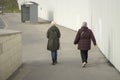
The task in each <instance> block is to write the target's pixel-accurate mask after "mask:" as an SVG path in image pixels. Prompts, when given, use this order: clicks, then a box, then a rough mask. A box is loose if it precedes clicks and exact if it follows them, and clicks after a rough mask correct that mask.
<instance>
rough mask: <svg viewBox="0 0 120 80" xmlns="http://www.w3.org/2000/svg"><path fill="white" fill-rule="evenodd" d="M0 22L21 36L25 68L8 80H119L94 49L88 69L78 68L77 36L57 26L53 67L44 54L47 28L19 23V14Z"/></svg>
mask: <svg viewBox="0 0 120 80" xmlns="http://www.w3.org/2000/svg"><path fill="white" fill-rule="evenodd" d="M2 18H3V19H4V20H5V21H6V23H7V24H8V26H9V27H8V28H9V29H14V30H19V31H22V32H23V62H24V64H23V65H22V66H21V67H20V69H19V70H17V71H16V72H15V73H14V74H13V75H12V76H11V77H10V78H9V79H8V80H120V74H119V73H118V72H117V71H116V70H115V69H114V68H113V67H112V66H111V65H110V64H109V63H108V61H107V60H106V59H105V58H104V56H103V55H102V53H101V52H100V51H99V49H98V48H95V47H93V46H92V50H91V51H89V63H88V65H87V67H86V68H85V69H83V68H82V67H81V65H82V64H81V58H80V53H79V50H77V46H75V45H73V41H74V37H75V35H76V32H74V31H72V30H70V29H66V28H64V27H60V26H59V28H60V31H61V33H62V37H61V49H60V50H59V51H58V53H59V56H58V64H57V65H56V66H52V65H51V58H50V52H49V51H47V50H46V45H47V38H46V32H47V29H48V28H49V26H50V25H49V24H30V23H21V21H20V14H6V15H4V16H2Z"/></svg>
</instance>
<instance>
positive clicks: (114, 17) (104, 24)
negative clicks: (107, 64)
mask: <svg viewBox="0 0 120 80" xmlns="http://www.w3.org/2000/svg"><path fill="white" fill-rule="evenodd" d="M91 3H92V7H91V8H92V26H93V29H94V32H95V35H96V38H97V43H98V46H99V48H100V49H101V51H102V52H103V53H104V54H105V56H106V57H107V58H108V59H109V60H110V61H111V62H112V63H113V65H115V67H116V68H117V69H118V70H119V71H120V58H119V57H120V54H119V52H120V49H119V45H120V36H119V35H120V31H119V30H120V22H119V21H120V5H119V4H120V0H92V1H91Z"/></svg>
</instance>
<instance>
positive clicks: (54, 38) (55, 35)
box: [47, 26, 61, 51]
mask: <svg viewBox="0 0 120 80" xmlns="http://www.w3.org/2000/svg"><path fill="white" fill-rule="evenodd" d="M60 36H61V34H60V31H59V29H58V28H57V27H56V26H52V27H50V28H49V29H48V31H47V38H48V44H47V50H50V51H56V50H58V49H59V47H60V40H59V38H60Z"/></svg>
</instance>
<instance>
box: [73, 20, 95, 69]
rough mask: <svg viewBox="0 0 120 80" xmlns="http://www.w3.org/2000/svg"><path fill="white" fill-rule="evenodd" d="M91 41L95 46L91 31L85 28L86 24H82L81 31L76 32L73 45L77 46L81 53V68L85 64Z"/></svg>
mask: <svg viewBox="0 0 120 80" xmlns="http://www.w3.org/2000/svg"><path fill="white" fill-rule="evenodd" d="M91 40H92V41H93V44H94V45H96V40H95V37H94V34H93V32H92V30H90V29H89V28H88V27H87V22H83V25H82V27H81V29H79V31H78V32H77V35H76V38H75V41H74V44H78V49H80V51H81V57H82V63H83V65H82V66H83V67H85V65H86V64H87V59H88V50H90V49H91Z"/></svg>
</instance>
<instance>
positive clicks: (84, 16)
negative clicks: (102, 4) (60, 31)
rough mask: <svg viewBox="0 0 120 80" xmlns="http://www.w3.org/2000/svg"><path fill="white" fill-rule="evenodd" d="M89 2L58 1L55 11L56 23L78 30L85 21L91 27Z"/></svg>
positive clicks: (84, 0) (83, 0) (82, 0)
mask: <svg viewBox="0 0 120 80" xmlns="http://www.w3.org/2000/svg"><path fill="white" fill-rule="evenodd" d="M89 4H90V3H89V0H57V2H56V7H55V11H54V20H55V21H56V23H58V24H60V25H63V26H65V27H67V28H70V29H74V30H78V29H79V28H80V27H81V23H82V22H83V21H87V22H88V23H89V25H90V23H91V22H90V17H91V16H90V11H89V6H90V5H89Z"/></svg>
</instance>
